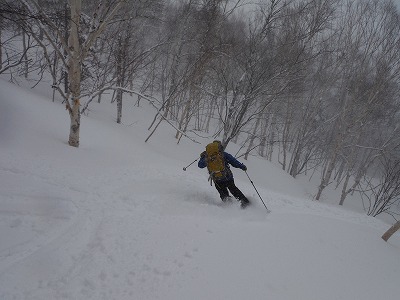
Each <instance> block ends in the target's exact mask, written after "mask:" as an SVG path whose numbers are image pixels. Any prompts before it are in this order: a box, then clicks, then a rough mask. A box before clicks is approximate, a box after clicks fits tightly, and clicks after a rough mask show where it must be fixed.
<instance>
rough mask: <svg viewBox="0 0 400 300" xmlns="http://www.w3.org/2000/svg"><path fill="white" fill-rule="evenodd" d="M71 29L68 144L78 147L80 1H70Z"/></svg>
mask: <svg viewBox="0 0 400 300" xmlns="http://www.w3.org/2000/svg"><path fill="white" fill-rule="evenodd" d="M70 5H71V23H70V24H71V29H70V35H69V39H68V47H69V50H70V57H69V63H68V79H69V91H70V93H71V98H72V107H71V106H70V107H68V111H69V116H70V119H71V124H70V133H69V140H68V144H69V145H70V146H73V147H79V132H80V127H81V112H80V109H79V108H80V101H79V98H80V94H81V45H80V43H79V27H80V26H79V24H80V22H79V19H80V15H81V9H82V3H81V0H70Z"/></svg>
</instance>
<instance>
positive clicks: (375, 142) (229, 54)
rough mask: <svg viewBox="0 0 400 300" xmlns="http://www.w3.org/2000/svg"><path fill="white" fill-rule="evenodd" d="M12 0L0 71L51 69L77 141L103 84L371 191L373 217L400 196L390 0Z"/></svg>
mask: <svg viewBox="0 0 400 300" xmlns="http://www.w3.org/2000/svg"><path fill="white" fill-rule="evenodd" d="M244 4H245V1H242V0H181V1H166V0H164V1H163V0H140V1H139V0H132V1H123V0H106V1H81V0H69V1H61V0H15V1H9V0H3V1H2V2H1V4H0V13H1V14H0V45H1V51H0V73H4V74H9V76H10V80H16V78H17V77H18V76H21V75H22V76H25V77H26V78H37V77H38V75H39V77H41V76H44V74H46V76H48V75H47V74H50V76H51V78H52V87H53V89H54V91H55V92H56V93H58V94H59V95H61V97H62V99H63V103H64V104H65V106H66V108H67V111H68V113H69V115H70V118H71V124H70V135H69V144H70V145H71V146H75V147H78V146H79V129H80V118H81V114H82V113H85V112H87V110H88V109H89V107H90V104H91V102H92V101H93V100H95V101H97V102H100V101H101V97H102V95H103V94H104V93H105V92H108V93H110V92H111V93H112V94H113V96H112V101H116V103H117V105H116V107H117V113H116V116H117V118H116V120H117V122H118V123H121V120H122V116H123V115H122V113H123V99H124V97H123V95H124V94H132V93H134V94H136V95H138V101H141V100H147V101H149V102H150V103H151V104H152V105H153V106H154V107H155V108H156V114H155V116H154V119H153V120H152V122H151V125H150V127H149V136H148V138H147V140H148V139H150V137H151V136H152V135H153V133H154V132H155V131H156V130H157V128H158V127H159V125H160V124H163V123H167V124H168V126H173V127H174V128H175V130H176V136H175V137H176V139H177V142H178V143H179V141H180V139H181V138H182V137H183V136H186V137H189V138H191V139H193V140H195V139H196V138H195V137H196V135H206V136H208V137H210V138H219V139H221V140H222V143H223V144H224V145H225V146H226V145H228V144H229V143H230V142H231V141H234V142H235V143H238V144H239V145H240V146H241V149H242V153H243V154H242V155H243V156H244V157H245V159H247V157H248V155H258V156H261V157H264V158H266V159H268V160H270V161H272V160H274V161H278V162H279V163H280V164H281V166H282V169H283V170H285V171H286V172H288V173H289V174H290V175H291V176H293V177H296V176H299V175H304V174H305V175H307V176H319V179H320V184H319V186H318V187H317V189H316V192H315V196H314V198H315V200H320V199H321V197H323V192H324V190H325V188H326V187H327V186H328V185H335V187H336V188H340V189H341V191H342V192H341V198H340V199H338V204H340V205H342V204H343V203H344V201H345V199H346V197H347V196H348V195H349V194H352V193H354V192H360V193H361V194H362V195H363V199H364V205H365V210H366V212H367V213H368V214H369V215H372V216H376V215H378V214H380V213H383V212H385V213H390V214H392V215H393V216H394V217H396V215H395V210H394V209H393V208H394V207H395V206H396V205H398V203H399V197H400V179H399V174H400V167H399V165H400V16H399V12H398V10H397V9H396V6H395V5H394V3H393V1H391V0H385V1H383V0H355V1H350V0H264V1H260V2H259V3H258V4H252V5H251V6H250V5H244Z"/></svg>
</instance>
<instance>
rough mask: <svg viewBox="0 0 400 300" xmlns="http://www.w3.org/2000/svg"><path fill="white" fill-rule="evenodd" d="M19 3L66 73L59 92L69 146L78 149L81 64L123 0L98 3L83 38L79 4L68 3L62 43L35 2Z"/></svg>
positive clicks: (78, 0) (80, 3) (52, 23)
mask: <svg viewBox="0 0 400 300" xmlns="http://www.w3.org/2000/svg"><path fill="white" fill-rule="evenodd" d="M19 1H20V2H21V3H22V4H23V5H24V8H25V9H26V11H27V13H28V14H29V15H30V16H31V20H30V22H31V23H32V24H31V26H33V27H35V26H36V27H37V28H39V29H40V32H43V34H44V36H45V37H46V39H47V40H48V41H49V42H50V44H51V45H52V46H53V50H54V51H56V52H57V53H58V55H59V57H60V58H61V59H62V62H63V64H64V66H65V68H66V69H67V70H68V73H67V74H68V84H69V89H68V91H67V93H66V94H64V93H62V94H63V95H64V97H65V104H66V108H67V111H68V113H69V116H70V121H71V123H70V134H69V140H68V143H69V145H71V146H73V147H78V146H79V133H80V119H81V111H80V98H81V79H82V71H83V63H84V61H85V59H86V58H87V56H88V54H89V52H90V49H91V47H92V46H93V44H94V42H95V41H96V39H97V38H98V37H99V36H100V34H101V33H102V32H103V31H104V29H105V27H106V26H107V24H108V23H109V22H110V21H111V20H112V18H113V17H114V15H115V14H116V13H117V12H118V10H119V9H120V8H121V6H122V5H123V3H124V1H122V0H119V1H113V2H111V3H109V4H108V5H107V4H106V5H104V4H100V5H99V6H98V7H97V9H96V11H95V13H94V14H93V16H92V18H90V21H89V25H88V31H87V34H85V35H84V34H83V28H81V24H82V20H83V16H82V1H81V0H70V1H69V4H70V34H69V37H68V40H65V35H64V34H63V33H62V32H61V31H60V30H59V28H58V27H57V26H56V24H55V23H54V22H53V20H52V19H51V18H50V17H49V15H48V14H47V13H46V12H45V11H44V10H43V9H42V7H41V6H40V5H39V4H38V3H37V2H35V1H34V0H19ZM55 38H57V39H58V40H59V41H60V42H61V48H59V47H58V46H57V44H56V42H55ZM64 51H65V53H67V57H66V58H64Z"/></svg>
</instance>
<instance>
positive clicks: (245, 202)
mask: <svg viewBox="0 0 400 300" xmlns="http://www.w3.org/2000/svg"><path fill="white" fill-rule="evenodd" d="M249 204H250V201H249V200H248V199H247V198H244V199H241V200H240V207H241V208H246V207H247V205H249Z"/></svg>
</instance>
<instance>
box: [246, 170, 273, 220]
mask: <svg viewBox="0 0 400 300" xmlns="http://www.w3.org/2000/svg"><path fill="white" fill-rule="evenodd" d="M244 172H245V173H246V175H247V178H249V180H250V182H251V184H252V185H253V187H254V189H255V190H256V192H257V195H258V197H260V199H261V202H262V203H263V204H264V207H265V209H266V210H267V212H269V213H270V212H271V211H270V210H269V209H268V207H267V206H266V205H265V202H264V200H263V199H262V198H261V195H260V193H259V192H258V191H257V189H256V186H255V185H254V183H253V181H252V180H251V179H250V176H249V174H247V171H244Z"/></svg>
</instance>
